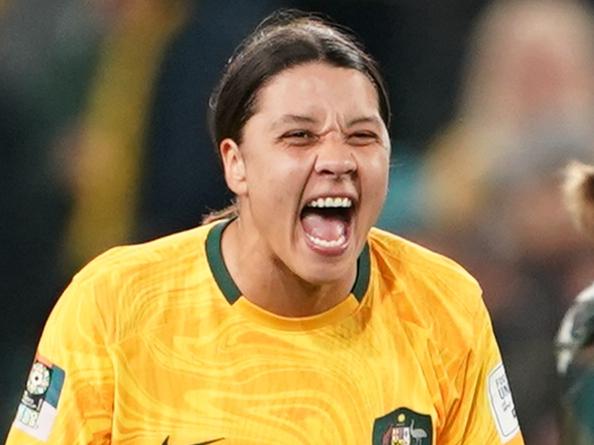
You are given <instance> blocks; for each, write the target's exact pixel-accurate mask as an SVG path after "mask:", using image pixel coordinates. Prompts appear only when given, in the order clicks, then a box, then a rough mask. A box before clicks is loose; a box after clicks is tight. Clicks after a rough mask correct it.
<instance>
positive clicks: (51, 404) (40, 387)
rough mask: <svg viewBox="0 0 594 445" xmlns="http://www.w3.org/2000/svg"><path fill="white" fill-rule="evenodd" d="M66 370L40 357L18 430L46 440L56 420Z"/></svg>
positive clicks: (20, 410)
mask: <svg viewBox="0 0 594 445" xmlns="http://www.w3.org/2000/svg"><path fill="white" fill-rule="evenodd" d="M64 378H65V374H64V370H63V369H62V368H60V367H58V366H56V365H54V364H52V363H50V362H49V361H48V360H46V359H44V358H43V357H41V356H39V355H37V356H36V357H35V361H34V362H33V366H32V367H31V372H30V373H29V377H28V379H27V384H26V387H25V391H24V393H23V397H22V398H21V403H20V404H19V407H18V410H17V415H16V419H15V421H14V426H15V428H18V429H20V430H22V431H24V432H26V433H28V434H29V435H31V436H33V437H35V438H36V439H39V440H44V441H45V440H47V438H48V436H49V433H50V431H51V427H52V425H53V423H54V419H55V418H56V410H57V407H58V400H59V399H60V393H61V392H62V387H63V386H64Z"/></svg>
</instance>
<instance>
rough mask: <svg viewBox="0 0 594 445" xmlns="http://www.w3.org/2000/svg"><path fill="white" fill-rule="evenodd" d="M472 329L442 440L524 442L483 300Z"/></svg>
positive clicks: (465, 444) (490, 444)
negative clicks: (472, 338)
mask: <svg viewBox="0 0 594 445" xmlns="http://www.w3.org/2000/svg"><path fill="white" fill-rule="evenodd" d="M473 332H474V334H475V335H476V337H475V340H474V341H473V343H472V344H473V346H472V348H471V349H470V351H469V352H468V355H467V357H466V359H465V360H464V361H463V362H462V364H461V365H460V368H459V370H458V373H457V375H456V377H455V387H456V388H458V391H457V393H458V394H457V398H456V399H455V400H454V401H453V402H452V404H451V407H450V409H449V412H448V416H447V420H446V426H445V428H444V432H443V437H441V438H440V440H439V443H440V444H442V443H443V444H452V445H453V444H456V445H471V444H478V443H480V444H485V445H500V444H507V445H523V443H524V441H523V438H522V433H521V432H520V427H519V425H518V419H517V417H516V411H515V408H514V403H513V399H512V394H511V391H510V386H509V383H508V380H507V377H506V375H505V369H504V367H503V364H502V361H501V355H500V353H499V348H498V346H497V342H496V340H495V336H494V334H493V329H492V327H491V321H490V319H489V315H488V313H487V310H486V308H485V307H484V305H483V304H482V302H481V305H480V307H479V309H478V313H477V314H476V316H475V317H474V329H473Z"/></svg>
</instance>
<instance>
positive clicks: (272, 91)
mask: <svg viewBox="0 0 594 445" xmlns="http://www.w3.org/2000/svg"><path fill="white" fill-rule="evenodd" d="M255 108H256V109H255V113H254V115H253V116H252V117H251V118H250V119H249V120H248V121H247V123H246V125H245V127H244V129H243V140H242V143H241V145H240V146H239V147H237V146H235V143H234V142H233V141H231V140H229V139H227V140H225V141H223V142H222V143H221V149H222V155H223V159H224V160H225V171H226V177H227V181H228V183H229V186H230V188H231V189H232V190H233V191H234V192H235V193H236V195H237V196H238V199H239V203H240V219H241V220H242V224H243V225H244V227H245V228H246V230H247V231H248V232H249V233H250V234H251V235H253V236H255V237H257V239H258V249H262V253H264V254H265V256H266V257H268V258H270V259H271V260H272V262H273V263H272V264H276V265H279V266H281V267H286V268H288V269H289V270H290V271H291V272H293V273H294V274H296V275H297V276H299V277H300V278H302V279H303V280H305V281H307V282H309V283H312V284H317V285H320V284H325V283H331V282H335V281H337V280H340V279H341V278H342V279H344V277H345V276H348V274H349V272H350V271H352V268H353V267H354V264H355V262H356V260H357V257H358V255H359V253H360V252H361V250H362V248H363V246H364V243H365V241H366V237H367V233H368V231H369V229H370V228H371V226H372V225H373V224H374V223H375V221H376V219H377V217H378V215H379V213H380V211H381V208H382V205H383V203H384V199H385V196H386V191H387V185H388V169H389V157H390V141H389V136H388V132H387V129H386V127H385V125H384V122H383V121H382V119H381V117H380V114H379V106H378V96H377V92H376V89H375V88H374V86H373V84H372V83H371V81H370V80H369V79H368V77H366V76H365V75H364V74H362V73H360V72H359V71H357V70H354V69H345V68H337V67H334V66H331V65H329V64H326V63H308V64H304V65H299V66H296V67H293V68H290V69H287V70H285V71H282V72H281V73H279V74H278V75H276V76H275V77H273V78H272V79H271V80H270V81H269V82H268V83H267V84H266V85H265V86H264V87H263V88H262V89H261V91H260V92H259V93H258V96H257V101H256V104H255ZM225 147H226V148H225Z"/></svg>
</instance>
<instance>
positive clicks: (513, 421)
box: [487, 363, 520, 443]
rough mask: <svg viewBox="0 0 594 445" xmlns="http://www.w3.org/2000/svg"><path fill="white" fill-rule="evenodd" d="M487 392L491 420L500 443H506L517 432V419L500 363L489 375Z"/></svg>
mask: <svg viewBox="0 0 594 445" xmlns="http://www.w3.org/2000/svg"><path fill="white" fill-rule="evenodd" d="M487 390H488V392H489V405H490V406H491V413H492V414H493V420H494V422H495V425H496V426H497V432H498V433H499V437H500V439H501V443H506V442H508V441H509V440H510V439H511V438H512V437H514V436H515V434H516V433H517V432H518V431H519V429H520V426H519V424H518V417H517V416H516V409H515V407H514V401H513V398H512V394H511V390H510V387H509V383H508V381H507V376H506V375H505V368H504V367H503V364H502V363H499V364H498V365H496V366H495V367H494V368H493V369H492V370H491V372H490V373H489V377H488V382H487Z"/></svg>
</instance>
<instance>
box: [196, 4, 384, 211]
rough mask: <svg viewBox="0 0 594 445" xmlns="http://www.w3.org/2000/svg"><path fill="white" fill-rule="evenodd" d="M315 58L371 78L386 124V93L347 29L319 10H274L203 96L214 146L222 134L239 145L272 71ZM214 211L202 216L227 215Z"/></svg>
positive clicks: (370, 61) (368, 58)
mask: <svg viewBox="0 0 594 445" xmlns="http://www.w3.org/2000/svg"><path fill="white" fill-rule="evenodd" d="M315 61H321V62H326V63H328V64H330V65H333V66H336V67H340V68H351V69H355V70H357V71H359V72H361V73H363V74H365V75H366V76H367V77H368V78H369V80H370V81H371V82H372V83H373V85H374V87H375V89H376V91H377V95H378V102H379V104H378V105H379V112H380V116H381V118H382V120H383V121H384V123H385V124H386V127H389V125H390V103H389V99H388V92H387V88H386V85H385V82H384V80H383V77H382V75H381V74H380V71H379V68H378V65H377V63H376V62H375V60H374V59H373V58H372V57H371V56H370V55H369V54H367V53H366V52H365V50H364V49H363V47H362V46H361V44H360V43H359V42H358V41H357V39H356V38H355V37H354V36H353V35H352V33H351V32H350V31H348V30H347V29H345V28H343V27H340V26H339V25H337V24H335V23H333V22H331V21H329V20H328V19H324V18H322V17H321V16H319V15H315V14H311V13H304V12H301V11H297V10H280V11H277V12H275V13H273V14H272V15H270V16H269V17H267V18H266V19H264V21H262V23H260V25H258V27H257V28H256V29H255V30H254V32H253V33H252V34H250V35H249V36H248V37H247V38H246V39H245V40H244V41H243V42H242V43H241V44H240V45H239V46H238V47H237V49H236V50H235V52H234V54H233V56H232V57H231V58H230V59H229V61H228V62H227V65H226V67H225V70H224V72H223V75H222V77H221V80H220V82H219V84H218V85H217V87H216V88H215V90H214V91H213V93H212V95H211V97H210V101H209V116H208V123H209V129H210V135H211V138H212V141H213V143H214V144H215V147H218V146H219V144H220V142H221V141H222V140H223V139H225V138H231V139H233V140H234V141H235V142H236V143H238V144H240V143H241V139H242V130H243V127H244V126H245V124H246V122H247V121H248V120H249V118H250V117H252V116H253V114H254V113H255V106H256V99H257V94H258V92H259V91H260V89H262V87H263V86H264V85H265V84H266V82H268V81H269V80H270V79H271V78H272V77H274V76H275V75H276V74H278V73H280V72H281V71H284V70H286V69H288V68H291V67H294V66H297V65H302V64H305V63H308V62H315ZM231 214H236V212H235V213H230V212H228V211H225V210H224V211H222V212H215V213H214V214H211V215H210V216H209V217H207V219H206V220H205V221H212V220H214V219H220V218H222V217H226V216H230V215H231Z"/></svg>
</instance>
